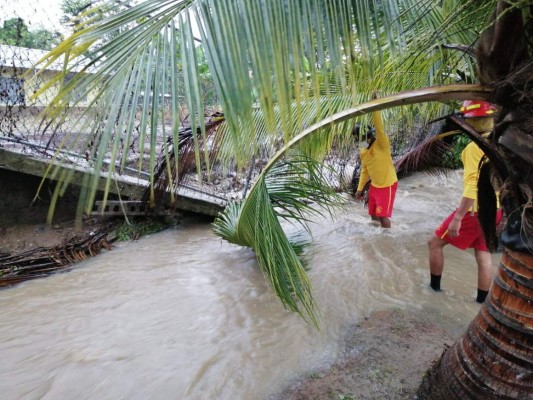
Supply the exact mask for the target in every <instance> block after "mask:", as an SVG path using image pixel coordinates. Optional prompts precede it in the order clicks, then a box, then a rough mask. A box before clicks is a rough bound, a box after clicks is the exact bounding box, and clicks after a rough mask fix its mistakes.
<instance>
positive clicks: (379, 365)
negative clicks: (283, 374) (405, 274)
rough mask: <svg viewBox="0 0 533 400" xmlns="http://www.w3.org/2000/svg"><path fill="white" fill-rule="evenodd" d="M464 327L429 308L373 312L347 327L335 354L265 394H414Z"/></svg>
mask: <svg viewBox="0 0 533 400" xmlns="http://www.w3.org/2000/svg"><path fill="white" fill-rule="evenodd" d="M465 329H466V325H464V326H462V325H460V324H458V323H457V322H456V321H452V320H450V319H449V318H447V317H446V316H445V315H434V314H431V313H428V312H427V310H408V311H406V310H399V309H395V310H387V311H380V312H376V313H373V314H371V315H369V316H367V317H365V319H364V320H363V321H361V322H360V323H359V324H358V325H356V326H353V327H351V328H350V329H349V330H348V333H347V336H346V339H345V344H344V350H343V351H342V354H340V355H339V357H338V360H337V361H336V362H335V363H334V364H332V365H329V366H325V367H324V368H323V369H320V370H316V371H309V372H308V373H307V374H306V375H305V376H303V377H301V378H300V379H299V380H297V381H295V382H293V384H292V385H291V386H290V387H289V388H287V389H286V390H285V391H283V392H282V393H280V394H277V395H276V396H274V397H272V398H271V399H269V400H376V399H380V400H407V399H416V392H417V390H418V386H419V385H420V382H421V381H422V377H423V376H424V374H425V372H426V371H427V370H428V369H429V368H430V367H431V365H432V363H433V362H435V361H437V360H438V359H439V357H440V356H441V354H442V352H443V351H444V349H445V348H446V347H447V346H449V345H451V344H452V343H453V342H454V341H455V340H456V338H458V337H459V336H460V335H461V334H462V333H463V332H464V330H465Z"/></svg>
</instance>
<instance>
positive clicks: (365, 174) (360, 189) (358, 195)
mask: <svg viewBox="0 0 533 400" xmlns="http://www.w3.org/2000/svg"><path fill="white" fill-rule="evenodd" d="M368 178H370V176H369V175H368V170H367V168H366V166H365V164H362V165H361V175H359V184H358V185H357V192H356V193H355V198H356V199H357V200H360V199H361V198H362V196H363V188H364V187H365V185H366V182H367V181H368Z"/></svg>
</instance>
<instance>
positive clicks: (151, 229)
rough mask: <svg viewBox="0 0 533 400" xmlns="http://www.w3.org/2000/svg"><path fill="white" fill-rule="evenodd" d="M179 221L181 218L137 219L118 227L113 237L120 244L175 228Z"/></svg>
mask: <svg viewBox="0 0 533 400" xmlns="http://www.w3.org/2000/svg"><path fill="white" fill-rule="evenodd" d="M181 221H182V220H181V217H137V218H135V219H131V220H129V221H124V222H123V223H122V224H120V225H118V226H117V227H116V229H115V231H114V235H115V236H116V238H117V240H118V241H120V242H125V241H128V240H137V239H139V238H141V237H143V236H146V235H150V234H152V233H157V232H161V231H163V230H165V229H169V228H173V227H176V226H178V225H179V224H180V223H181Z"/></svg>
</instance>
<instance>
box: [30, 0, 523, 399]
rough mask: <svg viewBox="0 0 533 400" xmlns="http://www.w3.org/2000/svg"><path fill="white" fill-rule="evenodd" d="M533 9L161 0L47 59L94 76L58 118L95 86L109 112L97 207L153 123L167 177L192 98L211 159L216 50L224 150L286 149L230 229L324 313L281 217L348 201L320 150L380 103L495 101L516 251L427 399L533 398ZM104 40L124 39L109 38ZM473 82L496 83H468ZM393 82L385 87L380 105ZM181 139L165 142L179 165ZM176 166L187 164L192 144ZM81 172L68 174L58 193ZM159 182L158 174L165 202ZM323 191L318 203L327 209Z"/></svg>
mask: <svg viewBox="0 0 533 400" xmlns="http://www.w3.org/2000/svg"><path fill="white" fill-rule="evenodd" d="M531 15H533V10H532V8H531V5H530V1H527V0H526V1H516V2H513V3H512V4H511V3H506V2H503V1H499V2H495V1H488V0H481V1H478V0H476V1H473V0H471V1H468V0H467V1H454V0H443V1H439V2H435V1H414V0H403V1H401V0H389V1H373V0H369V1H364V2H363V1H357V0H322V1H318V0H306V1H304V0H268V1H257V0H241V1H238V2H237V1H234V0H233V1H232V0H148V1H145V2H142V3H140V4H138V5H137V6H134V7H132V8H130V9H128V10H125V11H122V12H119V13H117V14H115V15H112V16H110V17H108V18H106V19H105V20H103V21H98V22H94V23H93V22H91V20H90V19H87V20H86V22H85V23H84V24H85V25H84V26H81V27H80V29H78V30H77V32H76V33H75V34H73V35H72V36H71V37H70V38H68V39H66V40H65V41H64V42H63V43H62V44H60V45H59V46H58V47H57V48H56V49H55V50H53V51H52V52H51V53H50V54H49V55H48V57H47V58H46V59H44V60H43V61H42V65H43V66H45V65H46V64H47V63H51V62H54V61H56V60H57V59H61V60H64V65H65V69H64V72H63V74H60V75H58V77H57V82H62V81H63V76H64V75H66V74H68V73H70V72H71V71H74V70H80V69H81V71H82V72H81V73H78V74H76V75H75V77H74V79H71V80H70V81H69V82H68V83H67V84H65V85H64V86H63V88H62V90H61V91H60V93H59V94H58V97H57V98H56V100H55V102H54V108H50V110H49V114H48V116H49V117H51V118H53V117H55V118H61V109H62V108H63V107H66V105H67V104H68V103H69V102H70V103H72V102H75V101H76V100H75V98H74V97H73V96H72V95H71V94H72V93H73V91H74V89H76V92H77V93H78V94H79V93H80V91H85V92H86V93H87V94H88V95H89V94H93V95H91V96H90V98H91V99H92V100H91V106H92V107H91V108H90V109H88V111H87V113H89V112H94V110H97V114H96V115H97V117H96V118H92V119H91V120H92V121H94V124H93V125H92V127H91V134H90V135H89V136H90V137H79V138H72V140H71V141H70V142H71V143H76V144H77V145H79V144H80V143H81V144H83V146H86V147H88V146H89V144H90V143H98V145H97V146H93V147H89V149H90V151H92V152H93V154H92V155H93V156H95V157H96V160H97V161H96V164H95V171H96V172H95V178H94V180H93V182H86V184H87V189H86V192H85V193H86V195H85V196H83V197H81V203H80V204H81V206H80V208H79V209H80V210H81V211H83V210H90V209H91V207H92V204H93V202H94V197H95V193H96V184H95V183H96V181H97V175H98V171H99V169H100V167H101V165H102V163H103V157H104V156H105V155H106V150H108V151H107V156H109V157H111V159H112V160H115V159H116V158H118V157H119V155H120V151H121V150H120V149H121V148H123V149H128V148H129V147H130V146H129V144H130V142H131V131H132V129H131V128H132V126H133V125H134V124H135V123H136V122H137V121H140V127H141V130H140V137H139V140H138V142H139V145H140V146H142V147H144V145H145V142H146V143H147V144H149V146H150V148H151V152H150V172H151V174H152V176H153V175H155V171H156V170H157V168H156V150H155V149H156V144H157V140H158V138H162V141H163V142H164V143H168V142H169V141H168V140H167V139H169V138H172V140H173V143H176V144H178V145H179V135H178V134H179V119H178V118H176V116H177V115H178V114H179V111H180V108H181V107H186V108H187V110H188V113H189V115H190V125H191V126H190V132H191V133H192V139H193V142H194V143H195V146H194V149H195V150H194V154H195V160H196V164H197V166H198V167H200V166H201V165H202V164H204V165H205V167H206V168H210V165H211V159H210V157H209V154H208V153H209V146H208V145H205V146H202V145H201V144H207V143H209V139H208V138H207V137H206V134H205V132H206V127H205V123H204V110H203V109H204V107H203V99H202V91H201V85H200V82H199V78H198V77H199V71H198V68H197V65H198V63H197V57H198V48H200V49H201V51H202V52H204V54H205V58H206V60H207V63H208V65H209V69H210V73H211V76H212V77H213V80H214V83H215V86H216V88H217V94H218V96H219V98H220V102H221V107H222V109H223V111H224V116H225V120H224V123H223V124H221V125H220V126H219V127H218V129H217V135H219V136H220V137H219V140H220V143H221V144H220V146H219V147H218V148H217V161H218V162H222V163H224V162H228V161H229V160H232V161H233V162H236V163H237V164H241V165H242V164H245V163H246V162H247V161H248V160H250V159H251V158H252V157H253V155H254V154H255V153H256V152H257V151H258V149H259V148H260V147H263V146H265V145H270V146H271V147H272V148H276V149H279V150H278V152H277V153H276V154H274V156H273V157H272V159H271V160H270V162H269V164H268V165H267V167H266V168H265V169H264V170H263V172H262V174H261V175H260V176H259V177H258V179H257V180H256V182H255V184H254V186H253V188H252V189H251V190H250V192H249V195H248V196H247V198H246V199H245V200H244V201H242V202H239V203H234V204H231V205H230V206H228V208H227V209H226V211H225V212H224V213H223V214H222V215H221V216H220V218H219V219H218V221H217V222H216V224H215V230H216V232H217V233H218V234H220V235H221V236H223V237H224V238H226V239H227V240H229V241H231V242H234V243H238V244H241V245H244V246H249V247H251V248H252V249H253V250H254V251H255V253H256V254H257V257H258V262H259V266H260V268H261V269H262V271H263V272H264V274H265V277H266V278H267V279H268V280H269V282H270V283H271V285H272V287H273V288H274V290H275V291H276V293H277V294H278V296H279V297H280V299H281V301H282V302H283V304H284V305H285V306H287V307H288V308H289V309H292V310H294V311H296V312H299V313H300V314H301V315H302V316H303V317H304V318H306V319H308V320H310V321H311V322H315V323H316V318H315V316H316V309H315V306H314V302H313V299H312V290H311V284H310V282H309V281H308V279H307V276H306V274H305V268H304V266H303V264H302V262H301V260H300V259H299V257H298V252H297V250H298V247H297V246H296V245H295V244H294V243H291V240H289V238H287V236H286V235H285V233H284V232H283V229H282V226H281V224H280V223H279V218H286V219H289V220H292V221H297V222H301V223H303V224H304V225H305V222H306V220H307V219H308V218H312V214H311V213H312V212H314V211H316V210H318V212H321V211H320V210H321V209H320V206H324V207H325V210H326V211H330V212H331V211H332V210H331V206H334V205H335V202H336V198H335V195H334V194H333V193H332V192H331V190H328V188H327V185H325V184H324V179H323V173H322V169H321V168H320V166H319V162H320V160H321V159H322V158H323V157H324V155H325V154H327V153H328V151H330V150H331V148H332V146H334V145H335V146H337V145H339V144H342V143H345V142H346V140H347V139H348V136H349V133H350V132H351V127H352V126H353V123H354V121H353V119H354V118H356V117H357V118H359V119H362V120H363V122H364V119H365V118H366V115H367V114H368V113H369V112H372V111H376V110H383V109H386V111H384V112H387V117H388V118H386V120H387V121H393V120H394V117H395V115H396V114H397V113H398V112H399V110H402V112H407V114H408V115H410V116H412V119H411V120H410V121H409V120H408V122H413V121H414V120H415V119H416V118H418V119H421V118H422V119H423V118H427V119H432V118H434V117H436V116H440V115H441V114H442V113H444V112H446V111H447V110H449V109H450V108H451V107H453V106H454V103H453V101H454V100H461V99H489V100H491V101H493V102H495V103H496V104H498V105H500V106H501V107H502V113H501V120H500V121H499V122H498V125H497V127H496V135H495V137H496V138H497V141H496V142H494V143H491V144H490V146H485V147H484V150H485V153H486V154H487V155H488V156H489V158H490V159H491V164H490V165H492V166H493V167H492V168H493V172H494V176H495V178H494V179H492V180H491V179H490V177H488V178H487V179H485V180H484V182H489V183H491V182H492V181H496V182H499V183H500V184H501V185H502V193H503V196H502V204H503V205H504V207H505V211H506V212H507V214H508V217H509V223H508V225H507V229H506V231H505V233H504V239H505V245H506V248H507V250H506V252H505V255H504V258H503V260H502V264H501V266H500V272H499V274H498V278H497V279H496V282H497V283H498V284H495V286H494V288H493V290H492V292H491V295H490V296H489V301H488V303H487V305H486V306H484V307H483V308H482V310H481V312H480V315H481V317H480V316H478V317H477V318H476V320H474V321H473V322H472V326H471V328H470V330H469V332H468V333H467V334H466V335H465V337H464V338H462V339H460V340H459V342H458V343H460V344H456V345H455V346H454V347H453V348H452V349H451V350H449V351H448V352H446V354H445V355H444V357H443V358H442V360H441V362H440V364H439V367H438V368H440V369H438V370H436V371H435V373H432V374H430V375H429V378H428V380H426V383H427V384H424V385H423V387H422V388H421V393H420V396H426V394H427V393H431V394H429V395H427V398H457V399H462V398H520V396H522V397H523V398H527V396H529V395H530V392H531V372H530V371H531V361H532V360H531V354H532V350H531V343H533V341H532V340H531V335H532V326H533V324H532V323H531V306H530V302H531V298H532V297H533V296H532V295H531V288H530V286H531V284H530V282H531V278H532V276H531V275H532V272H531V271H532V264H533V263H532V259H531V248H532V247H531V243H530V242H528V240H529V239H528V238H530V237H531V233H532V230H531V227H532V226H533V225H532V219H531V198H532V187H533V183H532V182H531V151H530V150H531V148H532V146H531V135H532V131H531V126H532V124H531V119H530V117H529V116H530V115H531V111H532V110H531V107H532V101H531V99H532V97H531V76H532V75H533V73H532V71H531V54H532V49H531V38H532V37H533V35H532V34H531V33H532V28H531ZM491 17H492V18H491ZM528 21H529V22H528ZM125 27H127V29H124V28H125ZM117 32H118V33H117ZM481 32H484V34H483V36H482V40H480V33H481ZM102 37H113V38H114V39H113V40H111V41H109V42H106V43H102V44H101V43H99V41H100V38H102ZM511 39H512V40H511ZM198 46H200V47H198ZM176 49H179V52H177V51H176ZM474 49H476V50H477V51H473V50H474ZM476 67H478V68H476ZM62 75H63V76H62ZM459 79H462V80H465V81H467V82H475V81H478V82H479V83H480V84H477V85H474V84H469V85H460V86H455V85H456V84H457V81H458V80H459ZM57 82H55V83H57ZM52 84H54V82H51V83H50V85H52ZM179 88H184V89H183V90H182V91H180V90H179ZM420 88H425V89H420ZM46 89H47V88H42V89H41V91H45V90H46ZM376 89H377V90H379V91H380V94H381V97H382V98H381V99H379V100H373V101H370V102H366V103H365V101H366V100H367V99H369V98H370V93H371V92H373V91H375V90H376ZM406 89H407V90H411V92H405V90H406ZM400 92H401V93H400ZM38 94H39V93H37V95H38ZM166 95H169V96H168V97H169V98H170V99H171V104H170V106H169V107H168V106H167V107H166V106H165V104H164V98H165V97H166ZM180 96H181V97H180ZM181 98H183V99H184V101H183V102H181V103H180V101H179V100H180V99H181ZM138 104H141V111H140V112H138V111H137V105H138ZM406 110H407V111H406ZM166 120H170V121H171V124H170V125H168V124H166V123H165V121H166ZM470 134H471V135H472V138H473V140H477V137H476V136H475V134H474V133H472V132H470ZM120 143H126V144H127V145H126V146H123V147H120V146H119V144H120ZM83 146H82V147H83ZM124 151H125V150H124ZM172 151H173V150H172V149H170V148H169V147H168V146H163V153H164V154H163V155H164V156H165V157H166V158H167V160H169V161H170V160H171V157H170V154H171V152H172ZM174 154H176V155H178V154H179V152H174ZM124 155H126V154H124ZM124 158H125V157H123V159H124ZM174 160H175V161H174V162H175V163H176V166H175V167H174V168H173V169H174V170H179V168H178V167H177V163H179V156H177V157H174ZM113 164H114V163H111V165H113ZM171 169H172V168H170V167H169V170H171ZM116 172H117V173H120V168H119V169H117V171H116ZM489 172H490V171H489ZM109 176H110V177H112V174H109ZM487 176H488V175H487ZM69 179H70V177H69V176H68V174H66V175H65V177H64V180H63V183H62V184H61V185H58V189H57V191H56V194H57V195H59V194H60V193H61V192H62V188H63V187H64V185H67V184H68V183H69ZM110 179H111V178H110ZM295 182H296V183H298V184H295ZM155 187H156V183H155V180H154V179H152V180H151V186H150V188H151V190H150V198H151V199H152V200H153V199H155V189H154V188H155ZM170 189H171V190H170V191H171V193H172V192H173V190H172V189H173V183H172V181H170ZM309 198H310V199H311V200H312V201H313V202H315V203H316V205H317V207H310V205H309V203H308V200H306V199H309ZM489 208H490V207H489ZM499 282H501V285H500V284H499ZM497 288H499V289H497ZM496 323H497V324H499V325H497V324H496ZM480 338H483V340H481V339H480ZM502 348H505V350H506V351H503V350H501V349H502ZM489 353H490V354H489ZM494 355H495V356H494ZM495 360H496V361H495ZM452 361H454V362H452ZM491 362H494V363H493V364H490V363H491ZM502 365H504V367H501V366H502ZM507 372H509V375H508V374H507ZM489 378H490V379H489ZM447 384H449V385H450V386H451V387H452V389H450V390H449V391H442V393H443V394H440V397H437V394H434V393H433V392H432V391H434V390H437V389H438V390H441V389H442V387H443V386H445V385H447ZM426 389H428V390H426ZM499 396H500V397H499ZM505 396H507V397H505ZM513 396H515V397H513ZM516 396H518V397H516Z"/></svg>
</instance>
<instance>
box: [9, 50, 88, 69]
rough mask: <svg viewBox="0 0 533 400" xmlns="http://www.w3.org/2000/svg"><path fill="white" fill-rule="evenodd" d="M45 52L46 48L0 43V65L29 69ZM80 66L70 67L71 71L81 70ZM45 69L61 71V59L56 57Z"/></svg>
mask: <svg viewBox="0 0 533 400" xmlns="http://www.w3.org/2000/svg"><path fill="white" fill-rule="evenodd" d="M46 54H48V51H47V50H39V49H29V48H26V47H18V46H11V45H5V44H0V66H5V67H11V68H21V69H31V68H34V67H35V64H37V62H38V61H39V60H41V59H42V58H43V57H44V56H45V55H46ZM82 68H83V67H82V66H81V65H80V66H76V67H74V68H73V69H72V72H79V71H81V70H82ZM46 70H47V71H62V70H63V60H62V59H57V60H55V61H54V62H53V63H52V64H50V65H48V66H47V67H46Z"/></svg>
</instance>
